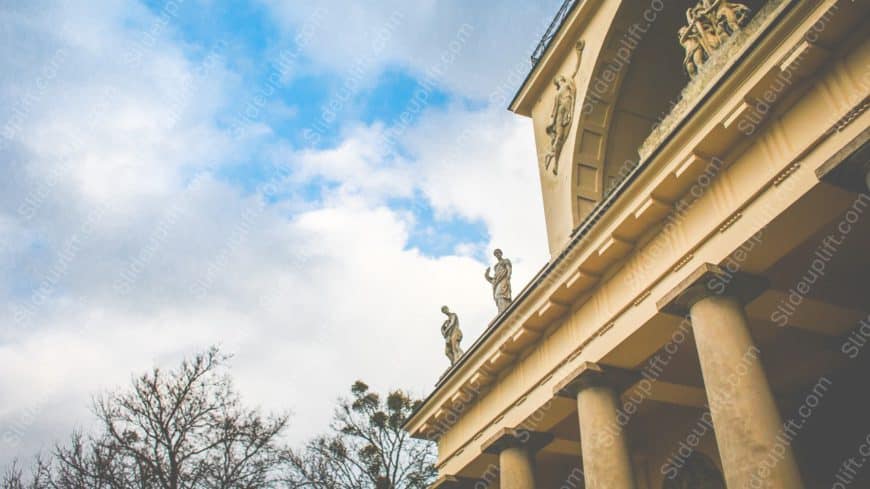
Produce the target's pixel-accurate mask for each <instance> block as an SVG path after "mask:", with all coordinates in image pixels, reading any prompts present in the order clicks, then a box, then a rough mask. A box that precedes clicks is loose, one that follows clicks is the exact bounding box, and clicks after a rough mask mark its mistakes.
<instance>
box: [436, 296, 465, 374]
mask: <svg viewBox="0 0 870 489" xmlns="http://www.w3.org/2000/svg"><path fill="white" fill-rule="evenodd" d="M441 312H443V313H444V314H445V315H446V316H447V319H445V320H444V322H443V323H442V324H441V336H443V337H444V341H445V344H444V353H445V354H446V355H447V358H448V359H449V360H450V365H451V366H452V365H455V364H456V362H457V361H459V358H460V357H461V356H462V348H460V347H459V343H460V342H461V341H462V330H461V329H459V316H457V315H456V313H455V312H450V309H448V308H447V306H442V307H441Z"/></svg>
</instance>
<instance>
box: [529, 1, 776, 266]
mask: <svg viewBox="0 0 870 489" xmlns="http://www.w3.org/2000/svg"><path fill="white" fill-rule="evenodd" d="M695 3H696V1H695V0H681V1H678V2H661V3H659V2H657V1H651V2H636V1H631V2H628V1H613V2H602V3H601V5H600V7H599V8H598V9H597V10H596V12H595V15H593V16H592V18H590V20H589V21H588V23H587V25H585V26H584V27H583V31H584V33H583V35H582V40H583V41H584V42H585V43H586V47H585V49H584V51H583V55H582V58H581V59H580V64H579V71H578V72H577V75H576V77H575V78H574V82H575V84H576V87H577V88H576V100H575V109H574V122H573V124H572V125H571V128H570V132H569V134H568V137H567V140H566V142H565V145H564V147H563V149H562V151H561V154H560V155H559V158H558V161H557V163H556V164H557V165H558V166H559V169H560V171H559V174H558V175H553V174H552V173H551V172H550V171H548V170H544V169H543V161H544V157H545V155H546V153H547V151H548V149H549V136H548V135H547V133H546V126H547V124H548V122H549V117H550V113H551V111H552V108H553V104H554V99H555V96H556V88H555V87H554V86H553V84H552V83H550V84H549V85H547V87H546V88H545V89H544V90H542V92H541V93H540V95H539V97H538V100H537V102H536V103H535V105H534V107H533V108H532V118H533V120H534V128H535V141H536V145H537V148H538V162H539V171H540V178H541V190H542V193H543V200H544V211H545V217H546V221H547V233H548V238H549V244H550V252H551V255H553V256H556V255H558V254H559V253H560V252H561V251H562V249H563V248H564V246H565V244H567V242H568V241H569V239H570V236H571V233H572V231H573V230H574V229H575V228H576V227H577V226H579V225H580V224H581V223H582V222H583V220H584V218H586V216H588V215H589V214H590V213H591V211H592V210H593V209H594V208H595V206H596V205H598V203H599V202H601V200H602V199H603V198H604V197H605V196H606V195H607V194H608V192H609V191H610V190H611V189H612V188H614V187H615V186H616V184H617V183H618V182H619V181H621V180H622V179H623V178H624V177H625V176H626V175H627V174H628V173H629V172H630V171H631V170H632V168H633V167H634V166H636V165H637V163H638V161H639V156H638V148H639V147H640V146H641V144H642V143H643V142H644V141H645V140H646V138H647V137H648V136H649V134H650V133H651V132H652V130H653V128H654V127H655V125H656V124H657V123H658V122H659V121H660V120H662V119H663V118H664V117H665V115H667V113H668V112H669V110H670V109H671V107H673V106H674V105H675V104H676V103H677V102H678V101H679V97H680V95H681V91H682V89H683V88H684V87H685V86H686V84H687V83H688V81H689V78H688V75H687V74H686V73H685V70H684V67H683V58H684V52H683V49H682V47H681V46H680V44H679V41H678V39H677V31H678V30H679V28H680V27H682V26H683V25H684V24H685V23H686V18H685V11H686V8H687V7H689V6H691V5H694V4H695ZM743 3H747V4H750V6H751V7H753V10H755V8H757V5H756V4H758V3H759V2H758V1H757V0H748V1H746V0H744V2H743ZM577 40H580V36H578V38H577V39H571V41H572V42H576V41H577ZM563 59H564V61H563V62H562V64H561V65H560V66H559V67H557V68H556V69H555V71H554V72H553V73H552V74H548V76H549V78H548V79H549V80H552V79H554V78H555V77H556V76H559V75H563V76H571V74H572V73H573V72H574V70H575V68H576V67H577V66H578V65H577V61H578V60H577V56H576V53H570V54H569V55H565V56H563Z"/></svg>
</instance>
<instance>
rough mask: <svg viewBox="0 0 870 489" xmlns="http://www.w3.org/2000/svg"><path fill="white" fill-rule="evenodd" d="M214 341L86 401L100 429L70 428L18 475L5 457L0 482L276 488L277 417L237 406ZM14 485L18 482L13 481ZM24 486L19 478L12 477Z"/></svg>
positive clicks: (8, 485) (30, 488)
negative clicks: (87, 432) (176, 363)
mask: <svg viewBox="0 0 870 489" xmlns="http://www.w3.org/2000/svg"><path fill="white" fill-rule="evenodd" d="M226 360H227V357H226V356H224V355H222V354H220V352H218V351H217V350H216V349H211V350H209V351H208V352H206V353H202V354H199V355H196V356H195V357H194V358H192V359H190V360H185V361H183V362H182V363H181V365H180V367H179V368H177V369H176V370H172V371H163V370H161V369H158V368H155V369H153V370H152V371H151V372H149V373H146V374H144V375H141V376H139V377H136V378H134V379H133V381H132V385H131V386H130V388H129V389H126V390H121V391H117V392H113V393H109V394H106V395H103V396H100V397H98V398H97V399H95V401H94V412H95V414H96V416H97V418H98V420H99V425H100V428H101V429H100V430H99V431H98V432H97V433H96V434H95V435H92V436H87V437H86V436H84V435H81V434H74V435H73V436H72V437H71V439H70V441H69V442H68V443H67V444H61V445H58V446H56V447H55V449H54V450H53V452H52V454H51V457H50V459H49V461H48V462H42V461H40V462H39V464H38V467H37V469H38V470H37V469H34V474H33V476H32V477H30V478H29V479H28V480H27V481H25V480H24V477H22V475H21V471H20V470H18V469H16V466H14V465H13V470H12V471H8V472H7V477H6V480H3V485H2V486H0V489H42V488H49V489H194V488H195V489H260V488H264V489H265V488H272V487H277V486H276V485H275V484H277V481H278V462H279V461H280V460H281V454H282V450H281V447H280V446H279V445H278V442H277V440H278V437H279V435H280V433H281V431H282V430H283V429H284V427H285V426H286V424H287V416H286V415H277V416H272V415H270V416H263V415H261V414H260V413H259V412H258V411H257V410H251V409H247V408H245V407H244V406H243V405H242V403H241V400H240V399H239V396H238V394H236V392H235V391H234V389H233V385H232V382H231V381H230V378H229V375H228V374H227V373H226V371H225V369H224V368H223V367H224V364H225V361H226ZM16 484H19V485H16ZM20 484H29V485H20Z"/></svg>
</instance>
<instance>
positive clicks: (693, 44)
mask: <svg viewBox="0 0 870 489" xmlns="http://www.w3.org/2000/svg"><path fill="white" fill-rule="evenodd" d="M749 12H750V10H749V7H747V6H745V5H742V4H739V3H735V2H731V1H729V0H701V1H700V3H698V4H697V5H695V6H694V7H692V8H690V9H687V10H686V23H687V25H686V26H685V27H681V28H680V30H679V32H678V35H677V37H678V39H679V41H680V44H681V45H682V46H683V49H685V51H686V56H685V58H684V59H683V65H684V66H685V67H686V72H687V73H688V74H689V77H690V78H694V77H695V75H697V74H698V72H699V71H700V69H701V65H702V64H703V63H704V61H706V60H707V59H708V58H709V57H710V56H712V55H713V51H715V50H716V49H718V48H719V47H720V46H721V45H722V44H724V43H725V41H726V40H727V38H728V36H731V35H732V34H734V33H735V32H737V31H738V30H740V28H741V27H743V25H745V24H746V22H747V20H748V19H749Z"/></svg>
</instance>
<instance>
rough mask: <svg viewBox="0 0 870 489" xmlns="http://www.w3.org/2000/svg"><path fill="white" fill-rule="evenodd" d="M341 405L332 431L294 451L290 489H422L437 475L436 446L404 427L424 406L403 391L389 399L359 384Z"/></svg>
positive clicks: (289, 454)
mask: <svg viewBox="0 0 870 489" xmlns="http://www.w3.org/2000/svg"><path fill="white" fill-rule="evenodd" d="M351 394H352V397H351V398H350V399H343V400H341V401H340V403H339V406H338V408H337V409H336V412H335V416H334V418H333V422H332V424H331V429H330V433H329V434H327V435H324V436H320V437H317V438H315V439H314V440H312V441H311V442H310V443H308V444H307V445H306V446H305V448H304V449H303V450H301V451H298V452H294V451H291V452H289V453H288V454H287V457H286V459H285V462H286V463H287V464H289V467H290V471H289V475H288V477H287V478H286V479H287V480H286V482H287V484H288V486H289V487H293V488H303V487H310V488H313V489H422V488H425V487H427V486H428V485H429V484H430V483H431V482H432V480H433V479H434V476H435V467H434V459H435V456H434V455H435V454H434V446H433V445H432V444H431V443H429V442H425V441H420V440H415V439H412V438H410V437H409V436H408V433H407V432H405V431H404V430H403V429H402V425H403V424H404V423H405V421H406V420H407V419H408V417H409V416H410V415H411V413H413V412H414V410H415V409H416V408H417V406H418V405H419V402H418V401H414V400H412V399H411V398H410V397H409V396H408V395H407V394H405V393H404V392H402V391H393V392H390V393H389V394H388V395H387V396H386V399H383V400H382V398H381V397H380V396H379V395H378V394H376V393H374V392H371V391H370V390H369V387H368V385H366V384H365V383H363V382H360V381H358V382H356V383H355V384H354V385H353V386H352V387H351Z"/></svg>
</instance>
